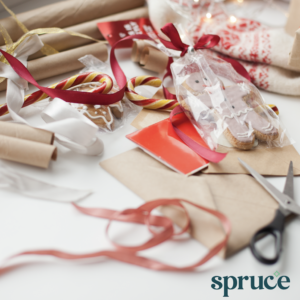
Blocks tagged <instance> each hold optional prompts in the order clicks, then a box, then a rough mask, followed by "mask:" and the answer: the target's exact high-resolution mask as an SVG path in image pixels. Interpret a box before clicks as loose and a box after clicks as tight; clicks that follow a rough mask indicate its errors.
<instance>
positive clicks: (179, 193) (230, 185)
mask: <svg viewBox="0 0 300 300" xmlns="http://www.w3.org/2000/svg"><path fill="white" fill-rule="evenodd" d="M100 165H101V166H102V167H103V168H104V169H105V170H106V171H107V172H109V173H110V174H111V175H113V176H114V177H115V178H116V179H117V180H119V181H120V182H121V183H123V184H124V185H125V186H127V187H128V188H129V189H130V190H132V191H133V192H134V193H136V194H137V195H138V196H140V197H141V198H142V199H143V200H145V201H148V200H154V199H159V198H182V199H186V200H190V201H193V202H195V203H198V204H201V205H204V206H207V207H210V208H214V209H215V208H216V207H217V209H218V210H219V211H221V212H222V213H224V214H225V215H226V216H227V217H228V218H229V220H230V222H231V225H232V233H231V235H230V238H229V242H228V245H227V249H226V253H224V252H223V253H221V255H222V256H223V257H228V256H229V255H232V254H234V253H236V252H237V251H239V250H241V249H242V248H244V247H246V246H247V245H248V244H249V242H250V239H251V238H252V236H253V234H254V233H255V232H256V231H257V230H258V229H259V228H261V227H263V226H265V225H267V224H268V223H269V222H270V221H271V220H272V218H273V217H274V211H275V209H276V208H277V206H278V205H277V203H276V202H275V200H274V199H273V198H272V197H271V196H270V195H269V194H268V193H267V192H266V191H265V190H264V189H263V188H262V187H261V186H260V185H259V184H258V183H257V182H256V181H255V179H253V178H252V177H250V176H248V175H204V174H202V175H200V176H190V177H187V176H185V175H182V174H178V173H176V172H174V171H172V170H170V169H169V168H167V167H166V166H164V165H163V164H161V163H159V162H158V161H156V160H155V159H154V158H152V157H151V156H149V155H147V154H146V153H144V152H143V151H142V150H140V149H138V148H136V149H133V150H130V151H128V152H125V153H122V154H120V155H118V156H116V157H113V158H111V159H108V160H106V161H103V162H101V163H100ZM208 187H209V190H208ZM211 194H212V195H213V197H211ZM188 211H189V213H190V217H191V221H192V231H191V235H192V236H193V237H194V238H195V239H196V240H198V241H199V242H201V243H202V244H203V245H205V246H207V247H208V248H211V247H212V246H213V245H215V244H216V243H217V242H218V241H220V240H221V239H222V238H223V237H224V232H223V230H222V228H221V225H220V224H219V222H218V221H217V220H216V219H215V218H213V217H212V216H210V215H208V214H206V213H204V212H202V211H200V210H197V209H194V208H192V207H188ZM163 213H164V214H165V215H167V216H170V217H171V218H172V220H173V221H174V222H175V223H176V224H178V225H179V226H181V227H182V226H183V224H184V222H185V219H184V216H183V214H182V212H180V211H179V210H178V209H175V208H171V207H167V206H166V207H164V209H163Z"/></svg>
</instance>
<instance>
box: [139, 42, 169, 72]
mask: <svg viewBox="0 0 300 300" xmlns="http://www.w3.org/2000/svg"><path fill="white" fill-rule="evenodd" d="M168 60H169V58H168V56H167V55H166V54H164V53H163V52H161V51H160V50H158V49H156V48H154V47H151V46H149V47H145V48H144V50H143V52H142V54H141V59H140V64H141V65H142V67H143V68H144V69H147V70H150V71H153V72H157V73H162V72H163V71H164V70H165V69H166V67H167V65H168Z"/></svg>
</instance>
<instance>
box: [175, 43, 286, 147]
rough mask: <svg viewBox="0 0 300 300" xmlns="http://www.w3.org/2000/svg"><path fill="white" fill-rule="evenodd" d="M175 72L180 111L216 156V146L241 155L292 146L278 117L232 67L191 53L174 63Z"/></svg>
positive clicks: (220, 61)
mask: <svg viewBox="0 0 300 300" xmlns="http://www.w3.org/2000/svg"><path fill="white" fill-rule="evenodd" d="M192 50H193V49H192ZM171 71H172V75H173V81H174V86H175V89H176V95H177V99H178V101H179V103H180V105H181V107H182V108H183V110H184V112H185V113H186V115H187V116H188V118H189V119H190V120H191V122H192V123H193V125H194V127H195V128H196V129H197V131H198V133H199V134H200V135H201V137H202V138H203V139H204V140H205V142H206V143H207V145H208V146H209V147H210V148H211V149H212V150H214V149H216V148H217V145H218V144H221V145H225V146H228V147H236V148H238V149H241V150H250V149H253V148H254V147H255V146H257V144H258V143H266V144H267V146H268V147H283V146H286V145H290V144H291V139H290V138H289V137H288V135H287V132H286V129H285V128H284V127H283V125H282V124H281V122H280V120H279V116H277V115H276V113H275V112H274V111H273V110H272V109H271V108H270V107H269V106H268V105H266V103H265V102H264V100H263V98H262V96H261V94H260V92H259V91H258V90H257V89H256V87H255V86H254V85H253V84H251V83H250V82H249V81H248V80H247V79H245V78H244V77H242V76H241V75H239V74H238V73H237V72H236V71H235V69H234V68H233V67H232V65H231V64H229V63H227V62H226V61H224V60H222V59H219V58H215V57H212V56H210V55H208V54H206V53H205V54H204V53H203V52H202V51H200V50H198V51H189V52H188V53H187V54H186V55H185V56H183V57H181V58H179V59H177V60H176V61H174V62H173V64H172V65H171Z"/></svg>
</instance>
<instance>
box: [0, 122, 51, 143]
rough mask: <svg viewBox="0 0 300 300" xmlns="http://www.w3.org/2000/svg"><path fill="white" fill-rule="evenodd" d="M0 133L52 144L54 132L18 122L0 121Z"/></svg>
mask: <svg viewBox="0 0 300 300" xmlns="http://www.w3.org/2000/svg"><path fill="white" fill-rule="evenodd" d="M0 135H1V136H9V137H13V138H17V139H23V140H28V141H33V142H38V143H43V144H48V145H52V144H53V141H54V133H53V132H50V131H47V130H43V129H38V128H33V127H30V126H26V125H21V124H18V123H10V122H2V121H0Z"/></svg>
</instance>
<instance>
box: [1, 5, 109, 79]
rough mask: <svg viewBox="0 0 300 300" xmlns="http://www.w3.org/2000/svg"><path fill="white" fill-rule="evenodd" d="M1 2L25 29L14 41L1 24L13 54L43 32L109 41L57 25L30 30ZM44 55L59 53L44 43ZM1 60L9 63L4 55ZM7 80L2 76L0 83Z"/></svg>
mask: <svg viewBox="0 0 300 300" xmlns="http://www.w3.org/2000/svg"><path fill="white" fill-rule="evenodd" d="M0 3H1V4H2V6H3V7H4V8H5V9H6V11H7V12H8V13H9V14H10V15H11V16H12V17H13V18H14V20H15V21H16V22H17V24H18V25H19V27H20V28H21V29H22V30H23V31H24V33H25V34H24V35H23V36H21V37H20V38H19V39H18V41H17V42H15V43H14V42H13V40H12V39H11V37H10V35H9V33H8V32H7V30H6V29H5V28H4V26H2V25H1V24H0V33H1V34H2V36H3V39H4V42H5V46H6V52H7V53H9V54H11V55H13V54H14V52H15V50H16V49H17V48H18V47H19V45H20V44H21V43H22V42H23V41H24V40H25V39H26V38H28V37H30V36H32V35H35V34H37V35H43V34H47V33H68V34H70V35H72V36H77V37H81V38H84V39H89V40H92V41H94V42H97V43H107V41H99V40H97V39H94V38H92V37H90V36H88V35H86V34H82V33H77V32H74V31H69V30H64V29H61V28H57V27H53V28H38V29H33V30H30V31H29V30H28V29H27V28H26V26H25V25H24V24H23V23H22V22H21V21H20V20H18V18H17V16H16V15H15V13H14V12H13V11H12V10H10V9H9V8H8V7H7V6H6V5H5V4H4V2H3V1H2V0H0ZM40 51H41V52H42V53H43V54H44V55H52V54H56V53H59V52H58V51H57V50H56V49H54V48H53V47H52V46H50V45H47V44H44V46H43V48H42V49H41V50H40ZM0 62H3V63H6V64H9V63H8V62H7V60H6V59H5V58H4V56H3V55H2V56H1V57H0ZM4 80H5V78H0V83H1V82H3V81H4Z"/></svg>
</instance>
